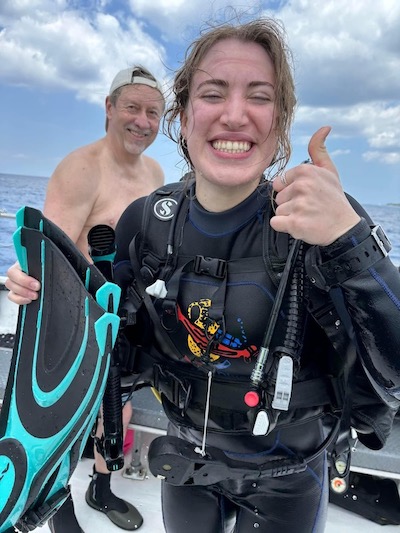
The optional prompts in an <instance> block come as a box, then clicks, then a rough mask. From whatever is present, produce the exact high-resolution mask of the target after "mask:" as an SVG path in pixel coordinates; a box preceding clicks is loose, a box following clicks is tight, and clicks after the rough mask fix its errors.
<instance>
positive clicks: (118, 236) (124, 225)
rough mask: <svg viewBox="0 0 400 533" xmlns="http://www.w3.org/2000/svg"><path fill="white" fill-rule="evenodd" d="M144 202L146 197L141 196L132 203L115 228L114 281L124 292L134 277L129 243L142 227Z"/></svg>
mask: <svg viewBox="0 0 400 533" xmlns="http://www.w3.org/2000/svg"><path fill="white" fill-rule="evenodd" d="M144 203H145V198H139V199H138V200H135V201H134V202H133V203H131V204H130V205H129V206H128V207H127V208H126V209H125V211H124V212H123V213H122V215H121V218H120V219H119V222H118V224H117V227H116V228H115V244H116V254H115V259H114V281H115V283H117V284H118V285H119V286H120V287H121V289H122V292H123V293H124V291H125V290H126V288H127V286H128V285H129V284H130V282H131V281H132V279H133V272H132V267H131V261H130V257H129V245H130V243H131V241H132V239H133V237H134V236H135V235H136V234H137V233H138V232H139V231H140V229H141V224H142V214H143V208H144Z"/></svg>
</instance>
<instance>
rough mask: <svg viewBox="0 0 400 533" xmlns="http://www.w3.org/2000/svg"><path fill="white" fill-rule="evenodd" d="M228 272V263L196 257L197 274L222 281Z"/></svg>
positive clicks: (221, 260) (195, 270)
mask: <svg viewBox="0 0 400 533" xmlns="http://www.w3.org/2000/svg"><path fill="white" fill-rule="evenodd" d="M226 271H227V262H226V261H224V260H223V259H217V258H216V257H204V256H203V255H196V257H195V259H194V272H195V273H196V274H205V275H206V276H211V277H213V278H219V279H222V278H224V277H225V275H226Z"/></svg>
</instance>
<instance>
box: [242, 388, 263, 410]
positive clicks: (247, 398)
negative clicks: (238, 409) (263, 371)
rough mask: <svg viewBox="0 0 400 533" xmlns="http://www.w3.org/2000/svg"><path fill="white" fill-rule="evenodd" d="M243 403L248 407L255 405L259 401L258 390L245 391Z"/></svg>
mask: <svg viewBox="0 0 400 533" xmlns="http://www.w3.org/2000/svg"><path fill="white" fill-rule="evenodd" d="M244 403H245V404H246V405H247V406H248V407H255V406H256V405H258V404H259V403H260V396H259V394H258V392H256V391H254V390H250V391H249V392H246V394H245V395H244Z"/></svg>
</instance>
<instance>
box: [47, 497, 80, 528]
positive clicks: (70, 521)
mask: <svg viewBox="0 0 400 533" xmlns="http://www.w3.org/2000/svg"><path fill="white" fill-rule="evenodd" d="M47 525H48V526H49V528H50V531H51V533H84V531H83V529H82V528H81V527H80V525H79V524H78V520H77V519H76V516H75V509H74V504H73V502H72V498H71V496H68V498H67V499H66V500H65V502H64V503H63V504H62V506H61V507H60V508H59V510H58V511H57V512H56V514H54V515H53V516H52V517H51V518H50V519H49V520H48V522H47Z"/></svg>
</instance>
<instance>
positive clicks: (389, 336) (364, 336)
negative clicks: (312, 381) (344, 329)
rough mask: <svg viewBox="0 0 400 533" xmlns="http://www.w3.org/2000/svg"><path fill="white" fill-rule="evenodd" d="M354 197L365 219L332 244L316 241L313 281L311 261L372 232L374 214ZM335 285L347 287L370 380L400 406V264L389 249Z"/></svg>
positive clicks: (312, 251)
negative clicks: (387, 252)
mask: <svg viewBox="0 0 400 533" xmlns="http://www.w3.org/2000/svg"><path fill="white" fill-rule="evenodd" d="M351 203H352V204H353V207H354V208H355V209H356V211H357V212H358V213H359V214H360V216H361V217H362V220H361V222H359V223H358V224H357V225H356V226H355V227H354V228H352V229H351V230H350V231H349V232H347V233H346V234H345V235H343V236H342V237H340V239H338V240H337V241H335V242H334V243H332V244H331V245H329V246H326V247H316V246H313V247H311V248H310V249H309V250H308V252H307V255H309V256H308V257H306V269H307V274H308V277H309V278H310V280H311V281H312V282H313V281H314V282H315V278H313V274H314V273H313V270H312V268H311V267H310V265H311V264H315V263H316V262H317V263H318V261H320V262H326V261H329V260H330V259H332V258H339V257H340V256H343V254H344V253H346V252H347V251H348V250H351V248H354V247H355V246H357V244H359V243H360V242H363V240H364V239H367V238H369V236H370V235H371V227H372V226H373V223H372V220H371V219H370V217H369V216H368V214H367V213H366V212H365V210H364V209H363V208H362V207H361V206H360V205H359V204H357V203H356V202H355V201H354V200H353V199H351ZM316 256H317V259H316ZM310 257H311V259H310ZM332 289H339V290H340V291H341V293H342V297H343V301H344V306H345V309H346V312H347V313H348V316H349V317H350V321H351V327H352V328H353V331H352V336H353V338H354V339H355V341H356V345H357V351H358V355H359V357H360V360H361V363H362V365H363V368H364V370H365V373H366V375H367V376H368V379H369V381H370V382H371V384H372V386H373V387H374V389H375V391H376V392H377V393H378V395H379V396H380V397H381V398H382V399H383V400H384V401H385V402H386V403H387V404H388V405H390V406H392V407H395V408H397V407H398V406H399V405H400V327H399V325H400V273H399V269H398V268H397V267H396V266H395V265H394V264H393V263H392V262H391V260H390V258H389V256H388V255H387V256H386V257H385V256H384V255H383V254H382V256H381V257H380V259H378V260H377V261H376V262H374V264H373V265H371V266H368V267H367V268H365V269H363V270H361V271H360V272H357V273H356V274H355V275H353V276H352V277H350V278H348V279H346V280H344V281H338V282H337V283H336V284H333V285H331V287H330V288H329V290H330V291H332ZM339 314H340V313H339Z"/></svg>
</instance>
